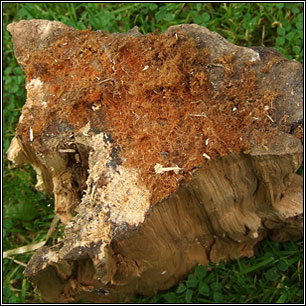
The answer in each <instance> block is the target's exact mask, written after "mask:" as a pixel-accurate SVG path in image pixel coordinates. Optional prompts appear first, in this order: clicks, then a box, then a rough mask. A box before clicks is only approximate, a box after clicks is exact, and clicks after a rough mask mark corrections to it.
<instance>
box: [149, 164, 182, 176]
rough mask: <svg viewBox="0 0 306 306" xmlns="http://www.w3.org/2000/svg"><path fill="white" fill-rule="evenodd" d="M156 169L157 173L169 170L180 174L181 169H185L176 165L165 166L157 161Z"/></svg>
mask: <svg viewBox="0 0 306 306" xmlns="http://www.w3.org/2000/svg"><path fill="white" fill-rule="evenodd" d="M154 170H155V173H156V174H163V173H164V172H167V171H174V173H175V174H178V173H179V171H180V170H183V169H182V168H180V167H178V166H175V167H163V166H162V165H161V164H159V163H157V164H156V165H155V166H154Z"/></svg>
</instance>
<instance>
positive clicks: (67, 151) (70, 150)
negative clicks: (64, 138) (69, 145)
mask: <svg viewBox="0 0 306 306" xmlns="http://www.w3.org/2000/svg"><path fill="white" fill-rule="evenodd" d="M58 152H61V153H74V152H75V150H74V149H59V150H58Z"/></svg>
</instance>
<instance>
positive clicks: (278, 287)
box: [2, 3, 303, 303]
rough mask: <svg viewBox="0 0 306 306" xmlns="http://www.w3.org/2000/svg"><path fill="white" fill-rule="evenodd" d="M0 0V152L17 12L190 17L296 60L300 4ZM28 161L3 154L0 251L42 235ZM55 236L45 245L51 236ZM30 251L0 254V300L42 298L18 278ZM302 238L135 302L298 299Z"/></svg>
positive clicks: (86, 21)
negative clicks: (21, 165) (14, 161)
mask: <svg viewBox="0 0 306 306" xmlns="http://www.w3.org/2000/svg"><path fill="white" fill-rule="evenodd" d="M2 5H3V65H4V66H3V68H4V70H3V71H4V72H3V81H4V83H3V151H4V152H6V151H7V149H8V147H9V143H10V141H11V139H12V137H13V135H14V131H15V127H16V123H17V120H18V117H19V115H20V111H21V108H22V106H23V104H24V102H25V99H26V93H25V89H24V75H23V72H22V70H21V69H20V68H19V66H18V64H17V62H16V60H15V58H14V54H13V49H12V44H11V38H10V35H9V33H8V32H7V30H6V26H7V24H9V23H10V22H12V21H18V20H20V19H32V18H37V19H49V20H59V21H61V22H64V23H65V24H67V25H68V26H72V27H75V28H78V29H85V28H88V27H90V26H91V27H92V29H93V30H98V29H103V30H107V31H110V32H115V31H119V32H124V31H127V30H129V29H131V28H132V27H134V26H136V25H137V26H138V27H139V29H140V31H141V32H142V33H147V32H153V31H156V30H158V31H160V32H163V31H164V30H166V29H167V28H168V27H169V26H171V25H176V24H182V23H197V24H199V25H203V26H206V27H207V28H209V29H210V30H212V31H216V32H218V33H220V34H221V35H222V36H224V37H225V38H227V39H228V40H229V41H231V42H233V43H235V44H239V45H243V46H248V47H249V46H259V45H266V46H272V47H276V48H277V49H278V50H279V51H280V52H281V53H282V54H283V55H284V56H285V57H287V58H289V59H295V60H297V61H300V62H302V60H303V4H302V3H204V4H203V3H158V4H155V3H121V4H112V3H99V4H94V3H86V4H83V3H2ZM35 180H36V179H35V174H34V172H33V170H32V169H31V168H30V167H26V168H25V169H19V170H12V169H10V168H9V165H8V163H7V160H6V158H5V155H4V158H3V203H4V206H3V250H9V249H12V248H16V247H19V246H22V245H26V244H31V243H35V242H39V241H42V240H43V239H45V236H46V233H47V231H48V228H49V226H50V223H51V220H52V218H53V216H54V213H53V207H52V206H53V204H52V203H53V200H52V199H50V198H48V197H47V196H46V195H44V194H42V193H40V192H38V191H36V190H35V188H34V185H35ZM56 239H57V238H56V235H54V236H53V238H52V239H51V240H50V244H54V243H56ZM30 256H31V254H22V255H18V256H15V257H14V258H12V259H8V258H5V259H4V260H3V279H4V283H3V302H4V303H32V302H42V301H41V300H40V298H39V297H38V296H37V295H36V294H35V293H34V292H33V289H32V287H31V285H30V284H29V282H28V281H27V280H26V279H24V277H23V275H22V272H23V266H22V265H20V264H18V263H16V262H15V261H13V259H15V260H18V261H19V262H23V263H26V262H27V261H28V260H29V258H30ZM302 256H303V242H297V243H294V242H287V243H276V242H271V241H268V240H265V241H263V242H261V243H260V244H259V246H258V250H257V253H256V255H255V256H254V257H253V258H251V259H240V260H238V261H237V262H235V263H228V264H224V263H221V264H220V265H219V266H216V265H210V266H209V268H208V269H205V268H204V267H197V268H196V270H195V272H194V273H193V274H190V275H189V276H188V277H187V279H186V280H185V281H183V282H182V283H180V284H179V285H178V286H177V287H175V288H172V289H171V290H169V291H167V292H162V293H158V294H157V295H155V296H152V297H146V298H144V297H138V298H137V299H136V300H135V302H136V303H141V302H161V303H172V302H181V303H186V302H187V303H189V302H192V303H211V302H217V303H220V302H227V303H255V302H256V303H302V302H303V258H302Z"/></svg>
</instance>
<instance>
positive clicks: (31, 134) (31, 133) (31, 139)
mask: <svg viewBox="0 0 306 306" xmlns="http://www.w3.org/2000/svg"><path fill="white" fill-rule="evenodd" d="M29 134H30V141H31V142H32V141H33V138H34V137H33V129H32V128H31V127H30V133H29Z"/></svg>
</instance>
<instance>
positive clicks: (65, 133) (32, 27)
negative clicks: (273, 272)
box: [8, 20, 303, 302]
mask: <svg viewBox="0 0 306 306" xmlns="http://www.w3.org/2000/svg"><path fill="white" fill-rule="evenodd" d="M8 30H9V31H10V33H11V34H12V40H13V44H14V51H15V55H16V58H17V60H18V62H19V64H20V65H21V67H22V68H23V69H24V71H25V74H26V88H27V101H26V103H25V105H24V107H23V109H22V114H21V117H20V118H19V122H18V126H17V130H16V136H15V137H14V139H13V140H12V143H11V146H10V148H9V151H8V158H9V160H11V161H12V162H13V163H14V164H16V165H24V164H27V163H30V164H31V165H32V166H33V167H34V169H35V171H36V173H37V185H36V187H37V188H38V189H39V190H41V191H43V192H47V193H50V194H53V195H54V199H55V212H56V214H57V215H58V216H59V217H60V219H61V221H62V222H63V224H64V225H65V239H64V240H63V242H62V244H61V245H60V246H58V247H57V248H49V247H44V248H41V249H40V250H38V251H37V252H36V253H35V254H34V256H33V257H32V259H31V260H30V262H29V264H28V266H27V268H26V270H25V275H26V276H27V277H28V278H29V279H30V280H31V281H32V283H33V284H34V286H35V287H36V288H37V291H38V292H39V293H40V294H41V296H42V297H43V298H44V299H45V300H46V301H48V302H69V301H78V300H80V299H81V298H83V299H85V300H86V301H88V302H113V301H117V300H118V299H119V296H120V297H121V298H122V297H123V298H124V297H126V296H133V295H136V294H145V295H146V294H152V293H153V292H155V291H156V290H163V289H167V288H169V287H171V286H173V285H174V284H176V283H177V282H178V281H179V280H180V279H182V277H184V276H185V275H186V274H187V273H188V272H190V271H191V270H192V269H193V268H194V267H195V265H197V264H199V263H200V264H203V265H207V264H208V263H209V262H210V261H213V262H219V261H221V260H231V259H235V254H236V252H237V253H238V255H239V256H252V255H253V248H254V246H255V245H256V244H257V243H258V242H259V241H260V240H262V239H263V238H264V237H267V236H269V237H270V238H272V239H276V240H279V241H283V240H288V239H299V238H301V237H302V218H301V216H302V196H303V194H302V180H301V178H300V177H299V176H297V175H296V174H295V172H296V170H297V169H298V168H299V167H300V165H301V163H302V157H303V152H302V149H303V146H302V140H303V129H302V121H303V107H302V103H303V83H302V82H303V78H302V77H303V70H302V66H301V64H300V63H298V62H296V61H289V60H287V59H285V58H284V57H282V56H281V55H280V54H279V53H278V52H276V51H275V50H274V49H269V48H264V47H254V48H252V49H250V48H244V47H239V46H236V45H233V44H231V43H229V42H228V41H226V40H225V39H224V38H223V37H221V36H220V35H218V34H217V33H214V32H210V31H209V30H207V29H206V28H204V27H200V26H197V25H180V26H173V27H170V28H169V29H168V30H167V31H166V32H165V33H163V34H160V35H153V34H147V35H142V34H141V33H139V32H138V30H137V28H134V29H133V30H131V31H130V32H127V33H124V34H119V33H114V34H110V33H108V32H105V31H96V32H94V31H91V30H83V31H79V30H75V29H73V28H70V27H67V26H66V25H64V24H62V23H60V22H55V21H46V20H30V21H20V22H18V23H12V24H10V25H9V26H8ZM280 229H281V230H280ZM51 280H52V281H51ZM50 282H51V283H52V288H51V287H50Z"/></svg>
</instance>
